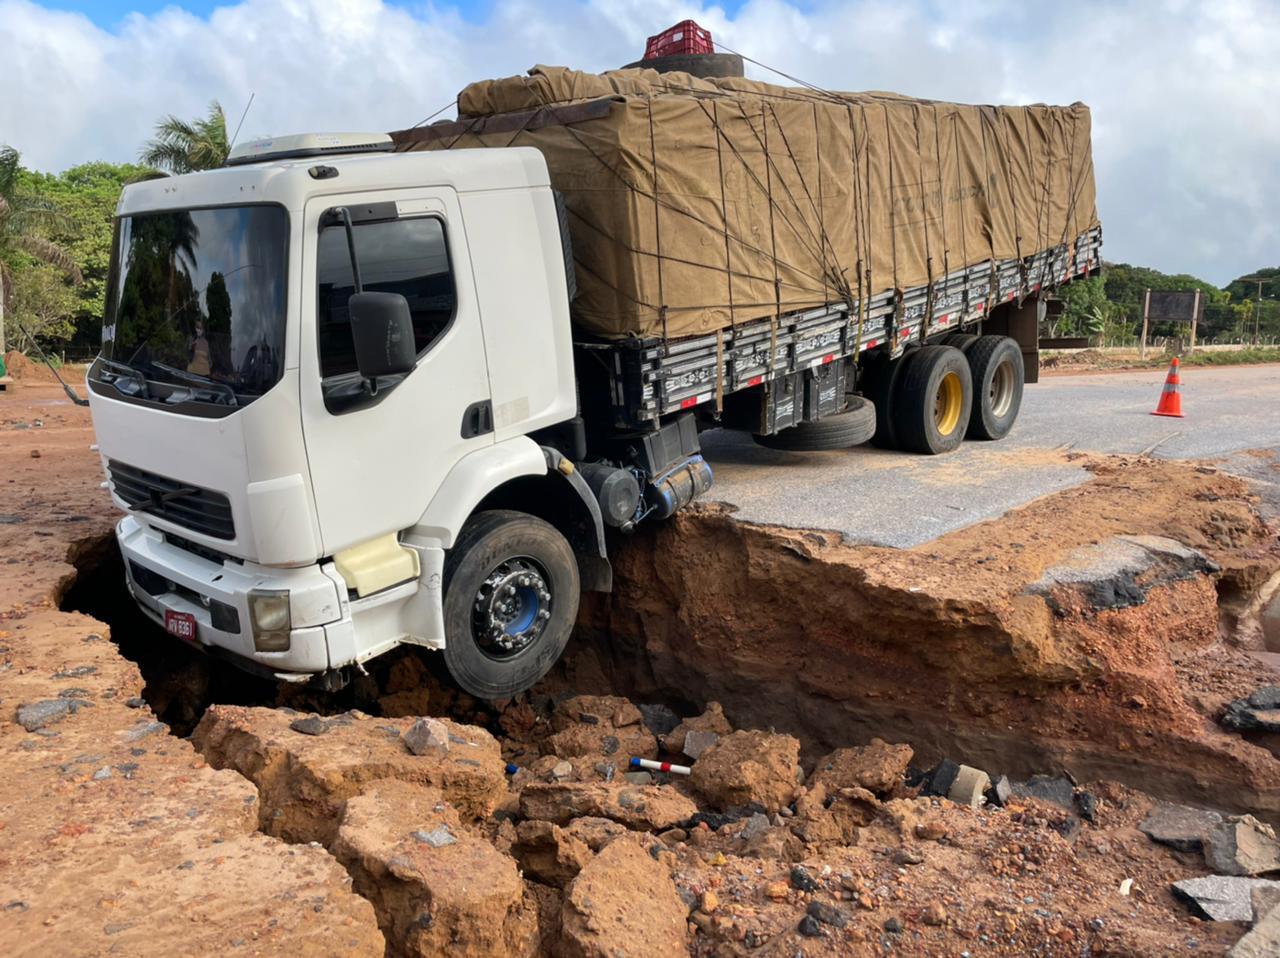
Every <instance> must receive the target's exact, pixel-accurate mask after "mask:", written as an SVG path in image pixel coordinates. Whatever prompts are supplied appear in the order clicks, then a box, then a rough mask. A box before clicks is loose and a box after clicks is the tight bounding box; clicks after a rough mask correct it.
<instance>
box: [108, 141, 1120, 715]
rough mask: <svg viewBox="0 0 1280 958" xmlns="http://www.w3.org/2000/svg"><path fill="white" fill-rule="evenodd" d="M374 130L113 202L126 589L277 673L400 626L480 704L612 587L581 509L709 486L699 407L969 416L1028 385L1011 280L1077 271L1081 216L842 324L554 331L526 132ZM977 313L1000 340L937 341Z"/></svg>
mask: <svg viewBox="0 0 1280 958" xmlns="http://www.w3.org/2000/svg"><path fill="white" fill-rule="evenodd" d="M389 150H390V141H389V139H388V138H387V137H385V136H380V135H374V136H361V135H333V136H314V135H312V136H301V137H290V138H283V139H277V140H273V141H267V142H259V143H255V144H250V145H247V146H246V147H244V148H240V149H237V151H236V152H235V153H234V154H233V157H232V159H231V161H230V162H229V164H228V165H227V166H226V167H224V168H222V169H218V170H214V171H208V172H201V173H196V174H191V175H186V176H176V177H171V178H166V179H158V180H152V181H147V182H141V183H137V184H134V185H131V186H129V187H127V188H126V189H125V191H124V193H123V195H122V197H121V199H120V203H119V209H118V215H117V221H116V241H115V246H114V256H113V263H112V273H111V278H110V281H109V292H108V295H107V304H106V314H105V321H104V330H103V349H102V353H101V355H100V356H99V357H98V359H97V360H96V361H95V362H94V364H93V365H92V366H91V368H90V370H89V373H88V386H89V390H90V401H91V405H92V413H93V420H94V426H95V430H96V432H97V438H98V443H99V450H100V453H101V457H102V462H103V467H104V469H105V471H106V476H107V480H108V483H107V484H108V486H109V488H110V490H111V494H112V496H113V499H114V501H115V502H116V504H117V505H118V506H119V507H120V508H122V509H123V510H125V511H126V515H125V516H124V518H122V519H121V520H120V521H119V524H118V526H117V530H116V531H117V537H118V541H119V546H120V549H121V552H122V553H123V557H124V560H125V566H126V569H127V577H128V588H129V589H130V591H131V593H132V595H133V596H134V598H135V599H136V601H137V602H138V604H139V605H140V606H141V607H142V609H143V610H144V611H145V612H146V614H147V615H148V616H149V617H151V618H152V619H153V620H154V621H155V622H157V623H158V624H160V625H161V626H163V628H165V629H166V630H167V631H168V632H169V633H171V634H172V635H174V636H176V637H178V638H181V639H183V640H185V641H187V642H189V643H192V644H194V645H196V646H198V647H199V648H201V649H203V650H205V651H207V652H209V653H212V654H215V655H218V656H224V657H227V658H229V659H231V660H232V661H234V662H235V663H237V664H239V665H241V666H242V667H244V668H246V669H249V670H251V671H256V672H258V673H262V674H266V675H269V676H272V677H274V678H276V679H277V680H281V681H287V682H296V683H304V682H305V683H314V684H316V685H319V686H320V687H324V688H329V689H334V688H338V687H341V686H342V685H343V684H344V683H345V682H346V681H348V680H349V678H350V675H351V673H352V671H353V670H359V669H361V668H362V663H364V662H366V661H367V660H369V659H370V658H372V657H374V656H377V655H379V654H381V653H384V652H386V651H388V650H390V649H392V648H394V647H396V646H398V645H402V644H406V643H407V644H412V645H419V646H423V647H426V648H430V649H437V650H442V651H443V654H444V657H445V661H446V663H447V665H448V668H449V670H450V671H451V673H452V675H453V676H454V677H455V678H456V680H457V682H458V684H459V685H461V686H462V687H463V688H465V689H466V690H468V691H469V692H471V693H473V694H475V695H477V696H480V697H483V698H487V699H492V698H498V697H503V696H509V695H511V694H514V693H516V692H518V691H520V690H523V689H525V688H528V687H529V686H530V685H531V684H532V683H533V682H535V681H536V680H537V679H538V678H540V677H541V676H542V675H543V674H545V672H546V671H547V670H548V669H549V668H550V667H551V665H552V664H553V663H554V662H555V661H556V659H557V657H558V656H559V655H560V653H561V651H562V650H563V648H564V646H565V643H566V642H567V640H568V638H569V635H570V632H571V631H572V628H573V625H574V621H575V618H576V615H577V611H578V603H579V595H580V592H581V591H582V590H602V591H607V590H609V588H610V584H611V570H610V565H609V561H608V553H607V546H608V543H609V541H610V540H611V539H612V538H613V534H610V535H609V536H606V530H607V529H614V530H618V531H619V532H625V531H628V530H630V529H631V528H632V527H633V526H634V525H635V524H636V523H639V522H641V521H645V520H652V519H655V518H662V517H666V516H669V515H671V514H672V513H674V512H675V511H676V510H677V509H679V508H681V507H682V506H684V505H686V504H687V503H689V502H690V501H691V500H693V499H694V498H695V497H696V496H698V495H700V494H701V493H703V492H705V491H706V489H707V488H708V487H709V486H710V483H711V471H710V468H709V466H708V465H707V463H706V462H705V461H704V460H703V459H702V457H701V455H700V454H699V446H698V431H699V429H700V428H707V427H715V426H721V425H730V426H735V427H737V428H744V429H747V430H749V431H751V432H754V433H756V434H758V435H759V436H760V438H761V440H762V441H763V442H766V443H769V442H774V443H776V444H780V445H784V446H785V445H790V446H792V447H795V448H835V447H842V446H848V445H852V444H854V443H856V442H863V441H866V440H867V439H869V438H871V437H872V434H873V433H874V432H875V431H876V412H877V410H876V408H875V403H874V402H873V400H872V399H868V398H867V395H870V396H873V397H874V398H875V399H876V400H878V404H879V406H880V409H879V412H880V420H881V435H880V438H881V439H882V440H883V439H884V438H885V433H886V430H889V431H892V432H895V433H896V434H897V436H898V442H899V444H901V445H905V446H907V447H910V448H917V449H921V450H923V451H940V450H942V449H945V448H952V447H954V445H955V443H958V442H959V441H960V439H961V438H962V437H963V435H964V434H965V433H966V432H968V433H969V434H970V435H984V436H987V437H989V438H996V437H998V436H1000V435H1003V434H1004V433H1005V432H1007V431H1008V429H1009V427H1010V426H1011V425H1012V423H1013V419H1014V417H1016V415H1017V407H1018V402H1019V400H1020V397H1021V390H1022V382H1023V379H1024V377H1025V376H1033V375H1034V364H1032V366H1030V367H1028V368H1026V369H1025V370H1024V364H1023V353H1024V352H1026V353H1027V354H1028V355H1029V356H1033V354H1034V348H1035V335H1036V331H1035V324H1036V319H1037V317H1038V316H1040V315H1042V314H1043V310H1044V303H1043V300H1042V299H1041V298H1040V293H1039V291H1040V288H1041V287H1042V286H1044V287H1048V286H1051V285H1055V284H1056V283H1059V282H1062V281H1063V280H1064V279H1069V278H1071V277H1073V276H1081V275H1085V274H1087V273H1089V272H1091V271H1093V270H1095V269H1096V268H1097V266H1098V265H1099V261H1098V257H1097V244H1098V242H1099V239H1098V237H1097V236H1096V235H1093V234H1090V235H1089V236H1087V237H1071V238H1070V241H1069V242H1066V243H1063V244H1060V245H1057V246H1054V247H1053V248H1046V249H1041V250H1037V251H1036V252H1035V253H1034V254H1033V255H1029V256H1027V257H1025V258H1023V259H1021V260H1018V261H1009V262H988V263H984V264H980V265H978V266H973V267H968V268H965V269H961V270H957V271H953V273H952V274H949V275H946V276H940V277H938V279H937V281H936V283H935V284H934V289H933V290H932V291H926V290H922V289H914V290H896V291H886V292H885V293H883V294H880V295H877V296H876V297H873V298H872V299H871V300H870V302H869V303H867V304H864V305H865V308H857V309H856V315H855V313H854V312H852V311H851V305H852V304H850V303H849V302H847V301H842V302H833V303H831V304H830V305H828V306H826V307H824V308H821V309H807V310H803V311H800V312H796V313H792V314H788V315H784V316H781V317H775V318H774V319H773V320H770V321H768V322H765V321H761V322H759V323H754V324H753V323H745V324H740V325H738V326H737V327H735V328H734V329H733V330H732V332H731V334H730V335H727V336H710V337H708V336H702V337H697V336H695V337H689V338H686V339H683V340H677V341H671V342H666V343H657V342H653V341H631V342H623V343H607V342H600V341H596V340H590V339H589V338H583V337H577V338H576V337H575V330H574V326H573V325H571V321H570V304H571V296H572V292H573V289H572V287H573V271H572V260H571V258H570V254H569V250H568V247H567V243H568V242H569V239H568V235H567V233H566V231H565V229H564V216H563V209H562V207H561V206H560V205H559V204H558V202H557V195H556V193H555V191H553V189H552V186H551V179H550V176H549V173H548V167H547V163H546V161H545V160H544V157H543V155H542V154H541V153H540V152H538V151H537V150H534V149H528V148H520V147H513V148H508V149H478V150H452V151H440V152H414V153H392V152H389ZM566 264H568V265H569V268H568V270H566ZM984 321H985V322H986V323H987V324H988V331H990V330H991V329H992V328H996V329H998V330H999V331H1000V332H1002V333H1006V334H1009V335H1011V336H1013V337H1016V338H1017V341H1015V339H1014V338H1009V335H998V336H993V335H987V336H984V337H982V338H977V337H975V336H973V335H965V334H963V333H961V332H960V331H961V330H962V328H968V329H976V328H977V325H978V324H979V323H982V322H984ZM957 335H959V340H958V341H957V340H956V339H955V337H957ZM944 340H945V341H948V342H950V343H951V344H950V345H947V344H946V343H944ZM962 347H967V350H968V351H967V353H966V352H965V351H964V349H962ZM859 357H861V358H859ZM713 367H714V370H715V375H714V376H712V375H708V374H707V370H709V369H712V368H713ZM716 382H718V383H719V384H720V385H718V386H715V387H714V388H713V387H712V386H711V385H708V384H710V383H716ZM717 391H718V392H720V393H721V395H719V396H717V395H713V393H715V392H717ZM860 393H862V394H867V395H859V394H860ZM971 410H974V411H971ZM788 437H790V438H788ZM904 437H905V438H904Z"/></svg>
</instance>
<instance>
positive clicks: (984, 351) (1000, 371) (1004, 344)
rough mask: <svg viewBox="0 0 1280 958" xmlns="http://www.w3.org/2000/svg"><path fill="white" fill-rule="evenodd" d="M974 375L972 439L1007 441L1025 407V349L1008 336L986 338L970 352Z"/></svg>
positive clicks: (970, 427)
mask: <svg viewBox="0 0 1280 958" xmlns="http://www.w3.org/2000/svg"><path fill="white" fill-rule="evenodd" d="M968 358H969V369H970V371H971V372H972V374H973V392H974V397H973V409H972V411H971V412H970V414H969V433H968V435H969V438H970V439H1003V438H1004V437H1005V436H1007V435H1009V430H1010V429H1012V428H1013V423H1014V420H1016V419H1017V418H1018V410H1019V409H1020V408H1021V406H1022V380H1023V364H1022V348H1021V347H1020V346H1019V345H1018V343H1017V341H1016V340H1013V339H1010V338H1009V337H1008V336H983V337H981V338H980V339H979V340H978V341H977V342H976V343H974V344H973V346H972V348H970V350H969V352H968Z"/></svg>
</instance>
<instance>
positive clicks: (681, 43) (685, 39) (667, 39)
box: [644, 20, 716, 60]
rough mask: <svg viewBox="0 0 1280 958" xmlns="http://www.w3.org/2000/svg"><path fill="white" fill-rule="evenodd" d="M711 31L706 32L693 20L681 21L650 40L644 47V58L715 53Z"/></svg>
mask: <svg viewBox="0 0 1280 958" xmlns="http://www.w3.org/2000/svg"><path fill="white" fill-rule="evenodd" d="M715 52H716V48H715V44H714V43H712V42H711V31H710V30H704V29H702V27H700V26H698V25H697V24H696V23H694V22H693V21H692V20H681V21H680V22H679V23H677V24H676V25H675V26H674V27H668V28H667V29H666V30H663V31H662V32H661V33H659V34H658V35H657V36H653V37H650V38H649V42H648V43H646V44H645V46H644V58H645V59H646V60H653V59H655V58H657V57H674V56H681V55H684V54H689V53H715Z"/></svg>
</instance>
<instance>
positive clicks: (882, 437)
mask: <svg viewBox="0 0 1280 958" xmlns="http://www.w3.org/2000/svg"><path fill="white" fill-rule="evenodd" d="M906 358H907V357H906V356H905V355H904V356H900V357H899V358H897V359H889V358H888V357H886V356H877V357H875V358H869V359H866V360H865V362H866V364H867V365H866V368H865V369H864V370H863V373H862V375H863V376H864V377H865V378H864V379H863V381H862V395H864V396H865V397H866V398H867V399H868V400H870V401H871V403H872V404H873V405H874V406H875V407H876V431H875V435H873V436H872V437H871V442H872V443H873V444H874V445H876V446H879V447H880V448H881V449H895V448H897V442H896V439H895V437H894V430H893V390H894V387H895V386H896V385H897V382H898V377H899V376H900V375H901V374H902V367H903V366H905V365H906Z"/></svg>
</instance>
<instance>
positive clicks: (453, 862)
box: [331, 780, 536, 958]
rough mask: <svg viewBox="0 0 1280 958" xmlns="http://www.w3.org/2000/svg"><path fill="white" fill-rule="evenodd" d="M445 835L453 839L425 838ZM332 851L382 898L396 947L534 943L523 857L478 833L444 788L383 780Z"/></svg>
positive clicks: (445, 949) (458, 950)
mask: <svg viewBox="0 0 1280 958" xmlns="http://www.w3.org/2000/svg"><path fill="white" fill-rule="evenodd" d="M415 826H416V827H415ZM441 834H445V835H448V836H450V838H451V839H452V841H449V842H446V843H444V844H436V843H435V842H431V841H423V840H421V839H420V838H419V837H418V836H419V835H426V836H431V835H436V836H440V835H441ZM331 850H332V852H333V854H334V856H335V857H336V858H337V859H338V860H339V861H340V862H342V863H343V865H345V866H346V868H347V871H348V872H350V873H351V877H352V881H353V883H354V887H355V889H356V891H357V892H359V893H360V894H361V895H363V896H364V897H365V898H367V899H369V901H370V902H372V903H373V906H374V909H375V910H376V911H377V913H378V924H379V925H380V926H381V927H382V930H383V933H384V934H385V935H386V936H387V940H388V944H389V945H390V949H389V950H390V951H392V952H393V953H397V954H407V955H424V956H425V955H439V954H445V953H448V954H450V955H464V956H467V958H481V956H493V958H499V956H505V955H517V954H529V953H530V952H531V951H532V950H533V945H534V941H535V936H536V918H535V916H534V914H533V913H532V911H531V910H529V909H526V908H525V907H524V885H523V883H522V882H521V880H520V874H519V871H518V870H517V868H516V863H515V861H514V860H512V859H511V858H509V857H508V856H506V855H503V854H502V853H501V852H499V851H498V850H497V849H495V848H494V847H493V846H492V845H490V844H489V843H488V842H487V841H485V840H484V839H482V838H479V837H476V836H473V835H471V834H469V833H468V832H467V831H466V830H465V829H464V828H463V827H462V823H461V821H460V819H459V817H458V813H457V811H456V810H455V809H454V808H453V807H452V806H451V805H449V804H448V803H447V802H446V801H445V798H444V795H443V794H442V793H441V792H440V790H439V789H436V788H433V787H430V786H422V785H414V784H411V783H409V782H402V781H395V780H385V781H381V782H377V783H375V784H374V785H373V786H372V787H371V788H369V789H368V790H367V791H366V792H365V793H364V794H362V795H359V796H356V797H355V798H352V799H351V800H350V801H348V802H347V803H346V808H345V810H344V812H343V816H342V823H341V826H340V828H339V829H338V834H337V837H336V839H335V841H334V843H333V846H332V849H331Z"/></svg>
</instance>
